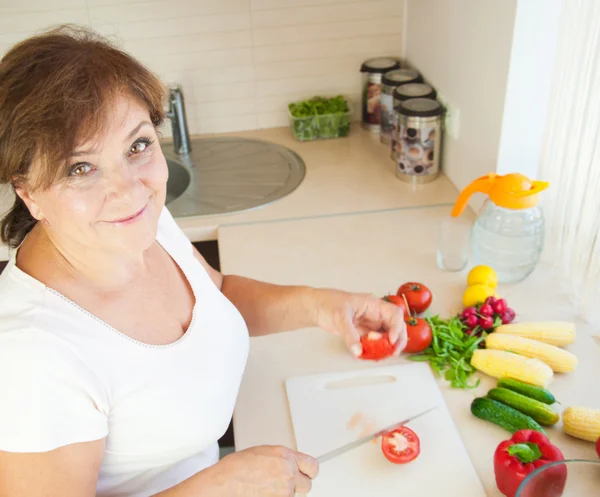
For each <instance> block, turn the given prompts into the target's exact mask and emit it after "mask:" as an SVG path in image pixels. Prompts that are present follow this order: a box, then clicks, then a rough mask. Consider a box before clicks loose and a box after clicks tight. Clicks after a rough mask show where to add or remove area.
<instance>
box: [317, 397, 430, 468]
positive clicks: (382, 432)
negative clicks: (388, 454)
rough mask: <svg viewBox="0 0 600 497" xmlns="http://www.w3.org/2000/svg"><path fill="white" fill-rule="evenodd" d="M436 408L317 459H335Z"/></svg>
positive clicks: (321, 461)
mask: <svg viewBox="0 0 600 497" xmlns="http://www.w3.org/2000/svg"><path fill="white" fill-rule="evenodd" d="M436 408H437V406H433V407H430V408H429V409H427V410H426V411H423V412H420V413H419V414H416V415H414V416H411V417H410V418H407V419H405V420H404V421H400V422H399V423H394V424H393V425H391V426H388V427H386V428H384V429H383V430H379V431H377V432H375V433H371V434H370V435H367V436H364V437H362V438H359V439H358V440H354V442H350V443H349V444H346V445H342V446H341V447H338V448H337V449H334V450H332V451H330V452H327V453H325V454H323V455H321V456H319V457H317V461H319V464H320V463H323V462H325V461H329V459H333V458H334V457H336V456H339V455H340V454H343V453H344V452H347V451H349V450H351V449H354V448H356V447H360V446H361V445H363V444H365V443H367V442H370V441H371V440H373V439H375V438H377V437H380V436H381V435H383V434H384V433H387V432H389V431H392V430H395V429H396V428H398V427H399V426H402V425H405V424H407V423H410V422H411V421H414V420H415V419H417V418H420V417H421V416H423V415H425V414H427V413H428V412H430V411H433V410H434V409H436Z"/></svg>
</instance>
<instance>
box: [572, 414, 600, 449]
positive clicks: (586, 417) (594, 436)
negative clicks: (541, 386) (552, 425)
mask: <svg viewBox="0 0 600 497" xmlns="http://www.w3.org/2000/svg"><path fill="white" fill-rule="evenodd" d="M563 430H564V431H565V433H567V434H569V435H571V436H572V437H576V438H581V439H582V440H588V441H590V442H595V441H596V440H598V439H599V438H600V410H598V409H590V408H588V407H578V406H573V407H567V408H566V409H565V410H564V411H563Z"/></svg>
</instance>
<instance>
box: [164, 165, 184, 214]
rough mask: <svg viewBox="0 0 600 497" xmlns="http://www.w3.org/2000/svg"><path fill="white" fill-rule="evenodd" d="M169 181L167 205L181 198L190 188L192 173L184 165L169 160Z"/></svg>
mask: <svg viewBox="0 0 600 497" xmlns="http://www.w3.org/2000/svg"><path fill="white" fill-rule="evenodd" d="M167 167H168V168H169V180H168V181H167V201H166V203H167V205H168V204H170V203H171V202H173V200H175V199H176V198H177V197H180V196H181V195H182V194H183V192H185V191H186V190H187V187H188V186H190V173H188V171H187V169H186V168H185V166H184V165H183V164H181V163H180V162H177V161H175V160H173V159H167Z"/></svg>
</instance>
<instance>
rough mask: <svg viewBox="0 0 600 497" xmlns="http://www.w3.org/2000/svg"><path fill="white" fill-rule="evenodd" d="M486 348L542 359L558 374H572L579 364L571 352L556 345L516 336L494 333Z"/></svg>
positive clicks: (486, 341) (488, 338)
mask: <svg viewBox="0 0 600 497" xmlns="http://www.w3.org/2000/svg"><path fill="white" fill-rule="evenodd" d="M485 346H486V347H487V348H488V349H494V350H508V351H509V352H515V353H516V354H521V355H524V356H525V357H531V358H533V359H540V360H542V361H544V362H545V363H546V364H548V366H550V367H551V368H552V370H553V371H554V372H556V373H570V372H571V371H573V370H574V369H575V368H576V367H577V365H578V364H579V361H578V360H577V357H576V356H575V355H574V354H571V352H567V351H566V350H563V349H560V348H558V347H555V346H554V345H549V344H547V343H543V342H538V341H537V340H532V339H531V338H524V337H520V336H516V335H496V333H492V334H490V335H488V336H487V338H486V339H485Z"/></svg>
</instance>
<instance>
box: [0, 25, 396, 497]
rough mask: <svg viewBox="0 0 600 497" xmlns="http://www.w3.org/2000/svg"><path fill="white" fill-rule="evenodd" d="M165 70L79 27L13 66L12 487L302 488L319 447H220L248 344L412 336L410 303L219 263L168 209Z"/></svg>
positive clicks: (115, 490)
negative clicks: (306, 450)
mask: <svg viewBox="0 0 600 497" xmlns="http://www.w3.org/2000/svg"><path fill="white" fill-rule="evenodd" d="M163 103H164V88H163V85H161V83H160V82H159V81H158V80H157V79H156V78H155V77H154V76H153V75H152V74H151V73H150V72H149V71H148V70H147V69H146V68H144V67H143V66H141V65H140V64H139V63H138V62H136V61H135V60H134V59H132V58H131V57H130V56H128V55H127V54H125V53H123V52H121V51H119V50H118V49H116V48H115V47H113V46H111V45H110V44H109V43H107V42H106V41H105V40H102V39H101V38H99V37H97V36H95V35H94V34H92V33H89V32H87V31H85V30H83V29H79V28H73V27H68V26H63V27H60V28H57V29H54V30H51V31H49V32H47V33H44V34H42V35H39V36H36V37H32V38H30V39H28V40H25V41H23V42H21V43H20V44H17V45H16V46H15V47H13V48H12V49H11V50H10V51H9V52H8V53H7V54H6V55H5V56H4V58H3V59H2V61H1V62H0V175H1V177H0V181H2V182H3V183H9V184H12V185H13V187H14V189H15V192H16V200H15V203H14V206H13V207H12V209H11V210H10V211H9V212H8V213H7V215H6V217H5V218H4V219H3V221H2V237H3V241H4V242H5V243H7V244H9V245H10V246H11V247H12V248H14V249H15V250H13V251H12V252H11V259H10V261H9V263H8V265H7V267H6V269H5V270H4V272H3V274H2V276H1V277H0V292H1V293H0V295H1V299H0V402H1V406H0V497H8V496H10V497H14V496H17V495H18V496H19V497H33V496H39V495H44V496H47V497H52V496H61V497H63V496H78V497H86V496H89V497H91V496H94V495H97V496H103V497H104V496H111V497H115V496H119V497H121V496H123V497H124V496H127V497H141V496H144V497H145V496H150V495H156V496H162V497H178V496H205V495H206V496H216V495H219V496H221V495H222V496H230V495H236V496H237V495H243V496H245V497H251V496H255V495H256V496H261V497H270V496H291V495H294V492H295V491H296V492H300V493H303V492H307V491H308V490H309V489H310V486H311V480H312V479H313V478H314V477H315V476H316V474H317V471H318V468H317V462H316V460H315V459H313V458H312V457H311V456H310V455H306V454H301V453H298V452H296V451H294V450H291V449H289V448H285V447H273V446H260V447H253V448H250V449H246V450H242V451H239V452H236V453H234V454H231V455H229V456H226V457H224V458H223V459H221V460H220V461H219V460H218V444H217V441H218V439H219V438H220V437H221V436H222V435H223V433H224V432H225V430H226V428H227V426H228V422H229V420H230V418H231V415H232V412H233V408H234V403H235V400H236V396H237V393H238V389H239V385H240V381H241V377H242V374H243V370H244V366H245V362H246V358H247V353H248V346H249V339H248V336H249V335H250V336H256V335H265V334H269V333H275V332H280V331H284V330H293V329H297V328H302V327H310V326H319V327H322V328H323V329H324V330H327V331H329V332H331V333H336V334H339V335H340V337H341V338H342V339H344V340H345V342H346V344H347V345H348V347H349V349H350V350H351V351H352V352H354V353H355V354H356V355H360V354H361V346H360V335H361V334H364V333H365V332H367V331H368V330H371V329H375V330H381V331H385V332H388V333H389V334H390V339H391V340H392V342H393V343H394V344H395V345H396V349H395V350H396V353H397V354H398V353H400V351H401V350H402V349H403V348H404V346H405V343H406V331H405V328H404V323H403V319H402V318H403V316H402V313H401V312H400V311H399V310H398V308H396V307H395V306H394V305H392V304H390V303H387V302H384V301H382V300H381V299H378V298H375V297H373V296H370V295H362V294H352V293H347V292H342V291H337V290H330V289H317V288H309V287H302V286H278V285H272V284H267V283H263V282H260V281H254V280H251V279H247V278H243V277H241V276H235V275H222V274H220V273H218V272H217V271H215V270H214V269H213V268H211V267H210V266H209V265H208V264H207V263H206V261H205V260H204V259H203V258H202V256H201V255H200V254H199V253H198V252H197V251H196V250H195V249H194V247H193V245H192V244H191V243H190V241H189V240H188V239H187V238H186V237H185V235H184V234H183V232H182V231H181V230H180V229H179V228H178V226H177V224H176V223H175V221H174V220H173V218H172V217H171V215H170V214H169V211H168V210H167V209H166V208H165V195H166V181H167V171H168V170H167V165H166V161H165V158H164V156H163V154H162V153H161V149H160V146H159V144H158V138H159V133H158V128H159V127H160V125H161V123H162V122H163V119H164V111H163Z"/></svg>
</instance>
